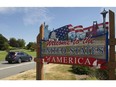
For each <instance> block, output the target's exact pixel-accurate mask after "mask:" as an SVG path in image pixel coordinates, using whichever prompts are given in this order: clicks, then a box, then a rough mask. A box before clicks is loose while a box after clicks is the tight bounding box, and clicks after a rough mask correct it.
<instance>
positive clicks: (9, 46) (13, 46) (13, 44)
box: [0, 34, 36, 61]
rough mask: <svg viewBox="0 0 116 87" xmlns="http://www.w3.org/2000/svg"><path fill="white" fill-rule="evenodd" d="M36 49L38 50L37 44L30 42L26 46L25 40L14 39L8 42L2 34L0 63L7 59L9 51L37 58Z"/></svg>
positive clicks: (0, 38)
mask: <svg viewBox="0 0 116 87" xmlns="http://www.w3.org/2000/svg"><path fill="white" fill-rule="evenodd" d="M35 49H36V43H35V42H29V43H28V44H27V45H26V42H25V40H24V39H16V38H14V37H12V38H10V39H9V40H8V39H7V38H6V37H5V36H3V35H2V34H0V61H2V60H4V59H5V56H6V55H7V52H9V51H23V52H26V53H28V54H29V55H31V56H33V57H35V56H36V53H35Z"/></svg>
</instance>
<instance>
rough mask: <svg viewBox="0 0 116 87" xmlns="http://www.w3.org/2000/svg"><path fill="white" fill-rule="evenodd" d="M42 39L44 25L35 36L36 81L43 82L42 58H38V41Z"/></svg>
mask: <svg viewBox="0 0 116 87" xmlns="http://www.w3.org/2000/svg"><path fill="white" fill-rule="evenodd" d="M43 38H44V25H43V24H42V25H41V26H40V33H39V34H38V36H37V49H36V58H35V59H34V61H35V62H36V80H43V79H44V78H43V77H44V76H43V63H42V58H40V40H42V39H43Z"/></svg>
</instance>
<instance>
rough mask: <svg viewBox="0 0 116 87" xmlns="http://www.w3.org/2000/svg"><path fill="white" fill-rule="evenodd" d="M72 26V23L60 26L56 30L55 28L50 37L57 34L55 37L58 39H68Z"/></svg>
mask: <svg viewBox="0 0 116 87" xmlns="http://www.w3.org/2000/svg"><path fill="white" fill-rule="evenodd" d="M70 27H71V25H70V24H69V25H65V26H63V27H60V28H58V29H56V30H53V31H52V32H50V35H49V38H50V39H51V38H52V39H53V36H54V35H53V34H56V36H55V37H56V38H55V39H58V40H68V33H69V32H70Z"/></svg>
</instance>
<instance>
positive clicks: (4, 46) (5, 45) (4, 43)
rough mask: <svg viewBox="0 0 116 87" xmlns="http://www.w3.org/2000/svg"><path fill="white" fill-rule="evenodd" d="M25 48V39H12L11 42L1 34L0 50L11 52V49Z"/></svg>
mask: <svg viewBox="0 0 116 87" xmlns="http://www.w3.org/2000/svg"><path fill="white" fill-rule="evenodd" d="M12 47H13V48H24V47H25V40H24V39H18V40H17V39H16V38H14V37H13V38H10V39H9V41H8V40H7V38H6V37H4V36H3V35H2V34H0V50H9V49H10V48H12Z"/></svg>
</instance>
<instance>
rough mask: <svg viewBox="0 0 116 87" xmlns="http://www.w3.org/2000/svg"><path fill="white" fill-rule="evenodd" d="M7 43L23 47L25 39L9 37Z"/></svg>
mask: <svg viewBox="0 0 116 87" xmlns="http://www.w3.org/2000/svg"><path fill="white" fill-rule="evenodd" d="M9 44H10V46H12V47H19V48H23V47H25V40H23V39H18V40H16V39H15V38H10V40H9Z"/></svg>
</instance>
